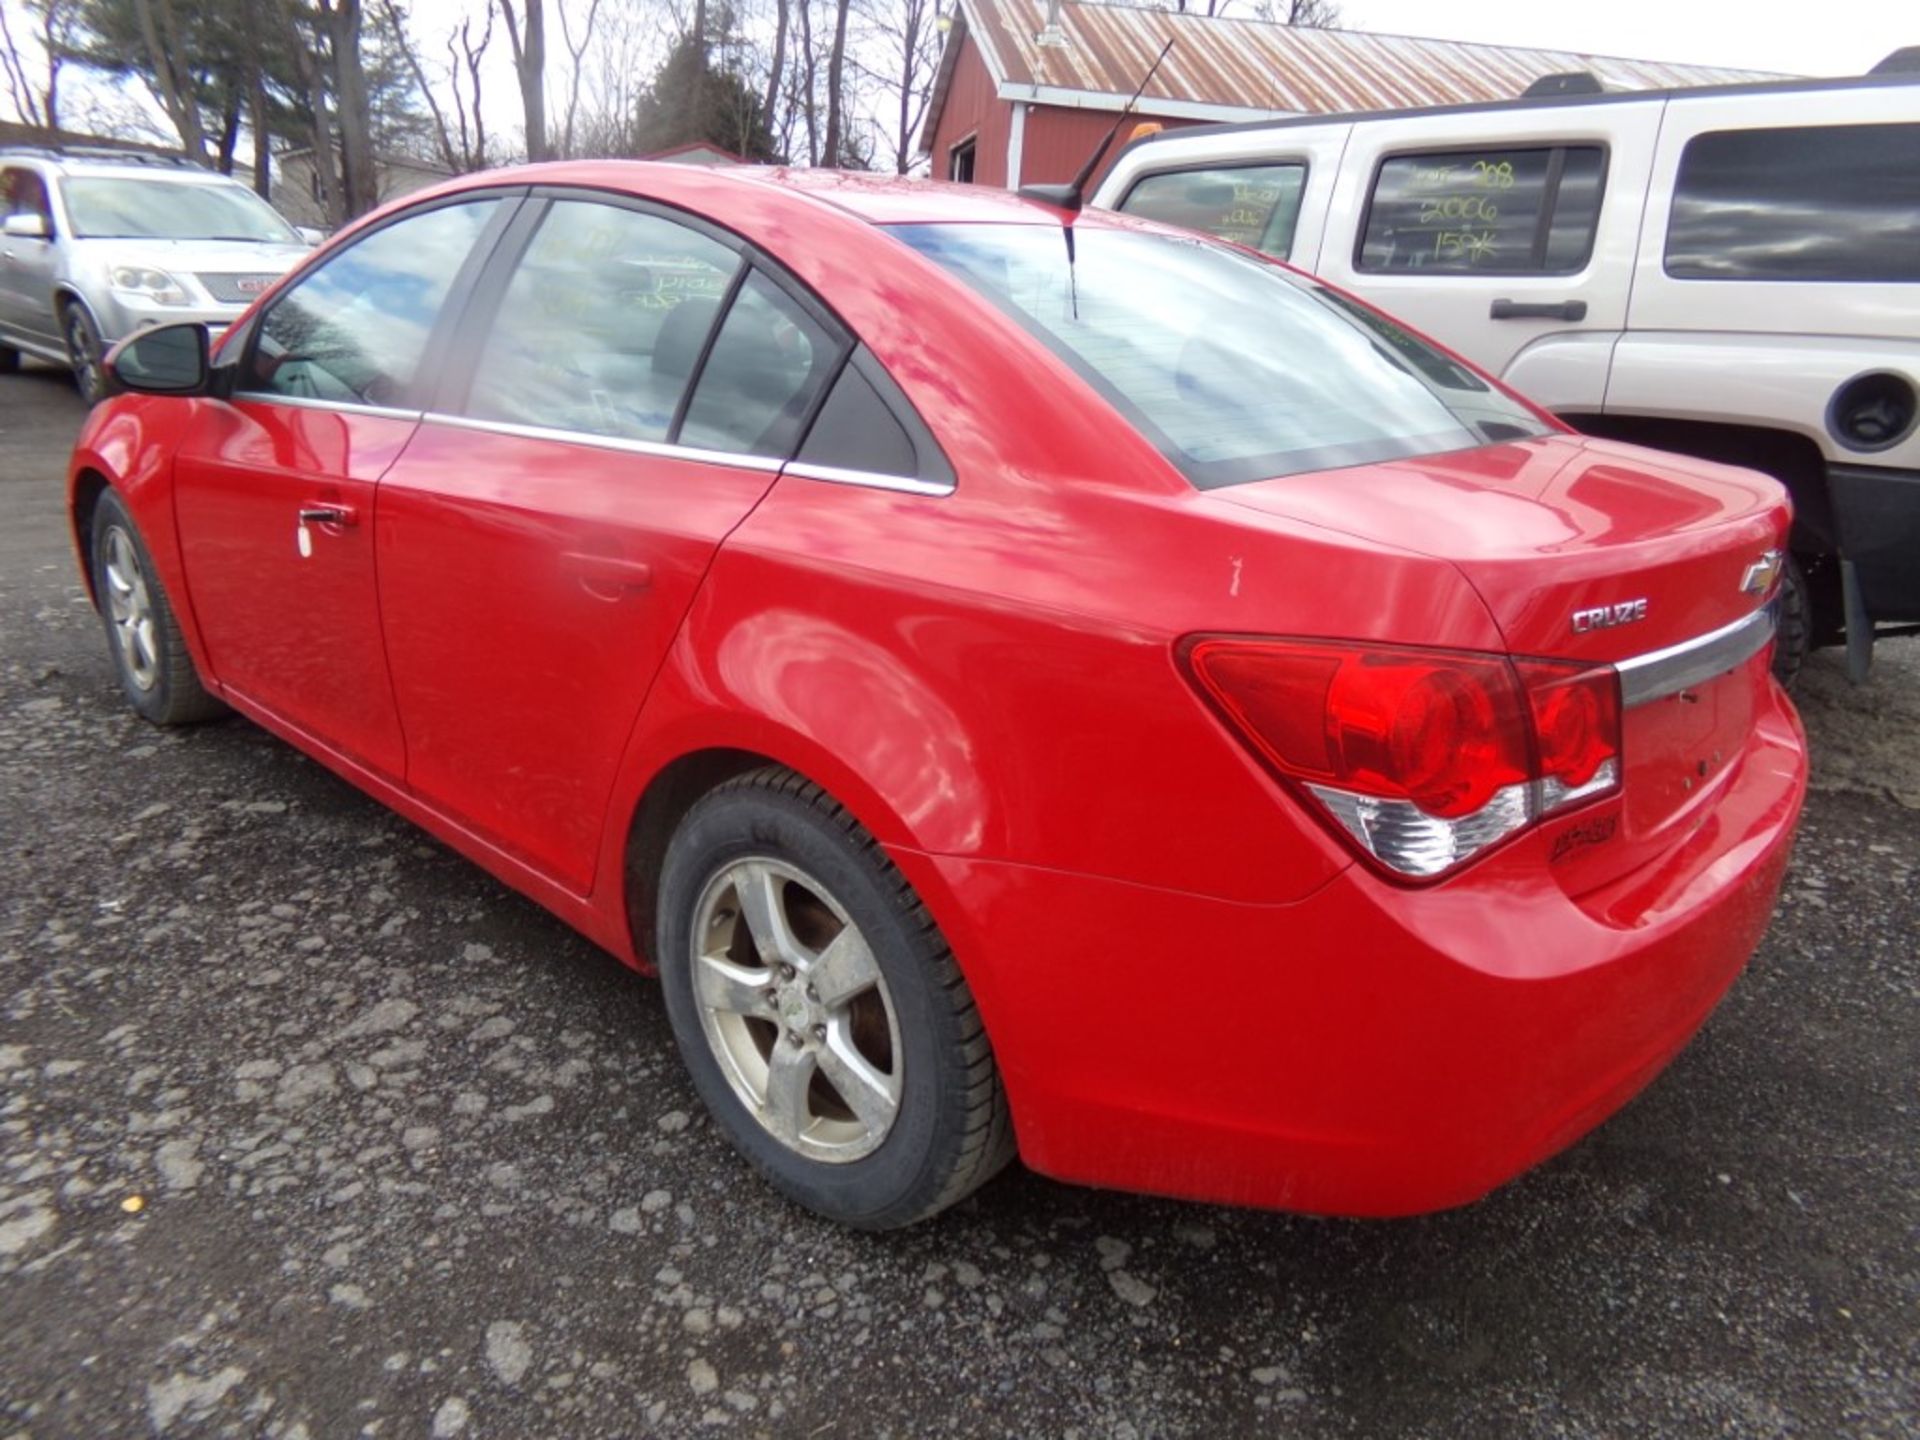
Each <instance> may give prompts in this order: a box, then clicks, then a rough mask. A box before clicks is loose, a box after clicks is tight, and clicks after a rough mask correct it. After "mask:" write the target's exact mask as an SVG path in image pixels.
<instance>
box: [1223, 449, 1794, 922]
mask: <svg viewBox="0 0 1920 1440" xmlns="http://www.w3.org/2000/svg"><path fill="white" fill-rule="evenodd" d="M1213 493H1214V494H1215V495H1216V496H1217V497H1218V498H1220V499H1224V500H1228V501H1230V502H1232V503H1235V504H1239V505H1243V506H1247V507H1250V508H1253V509H1256V510H1260V511H1263V512H1266V513H1269V514H1280V515H1286V516H1288V517H1290V518H1292V519H1294V520H1297V521H1304V522H1307V523H1310V524H1314V525H1317V526H1322V527H1325V528H1327V529H1330V530H1336V531H1340V532H1343V533H1346V534H1351V535H1355V536H1358V537H1361V538H1365V539H1367V540H1370V541H1373V542H1376V543H1385V544H1391V545H1394V546H1397V547H1400V548H1403V549H1407V550H1412V551H1416V552H1419V553H1422V554H1427V555H1431V556H1436V557H1440V558H1444V559H1446V560H1449V561H1451V562H1452V563H1453V564H1454V565H1455V566H1457V567H1458V569H1459V570H1460V572H1461V573H1462V574H1463V575H1465V577H1466V578H1467V580H1468V581H1469V583H1471V584H1472V585H1473V587H1474V589H1475V590H1476V591H1477V592H1478V593H1479V595H1480V597H1481V599H1482V600H1483V601H1484V602H1485V604H1486V606H1487V609H1488V610H1489V612H1490V613H1491V614H1492V617H1493V619H1494V621H1495V623H1496V624H1497V625H1498V627H1499V629H1500V632H1501V634H1502V635H1503V636H1504V637H1505V639H1506V642H1507V647H1508V649H1509V651H1510V652H1511V653H1513V654H1514V655H1517V656H1537V657H1542V658H1551V659H1562V660H1587V661H1592V662H1594V663H1605V664H1610V665H1621V664H1622V662H1626V664H1625V666H1624V668H1623V676H1622V679H1623V696H1624V698H1625V700H1626V702H1627V709H1626V711H1625V714H1624V717H1623V730H1622V745H1621V749H1622V760H1623V773H1622V782H1623V783H1622V789H1621V793H1620V796H1619V798H1618V799H1617V800H1613V801H1607V802H1601V804H1600V805H1599V806H1595V807H1591V808H1589V809H1587V810H1585V811H1583V812H1569V813H1568V815H1567V816H1565V817H1560V818H1558V819H1557V820H1555V821H1550V822H1549V824H1550V828H1551V829H1553V830H1555V831H1561V830H1564V831H1566V832H1567V834H1568V835H1569V836H1570V837H1571V840H1570V843H1568V844H1567V845H1566V846H1564V847H1561V851H1560V853H1559V855H1558V856H1557V858H1556V867H1557V870H1558V873H1559V874H1560V878H1561V880H1562V883H1563V884H1565V885H1567V886H1568V888H1569V889H1570V890H1575V891H1578V890H1581V889H1585V888H1590V887H1592V886H1595V885H1600V884H1604V883H1606V882H1607V881H1608V880H1611V879H1613V878H1616V877H1617V876H1618V875H1620V874H1622V873H1625V872H1626V871H1627V870H1629V869H1631V868H1633V866H1635V865H1637V864H1639V863H1641V862H1643V861H1645V860H1647V859H1650V858H1652V856H1653V855H1655V854H1657V853H1659V852H1660V851H1662V850H1664V849H1665V848H1667V847H1668V846H1669V845H1671V844H1672V843H1674V842H1675V841H1676V840H1677V839H1678V838H1679V837H1680V836H1681V835H1683V834H1686V833H1691V830H1692V829H1693V828H1694V827H1695V826H1696V825H1697V824H1699V823H1701V822H1702V821H1703V820H1704V819H1705V817H1706V816H1707V814H1708V813H1710V810H1711V802H1712V797H1713V796H1714V795H1715V794H1716V793H1717V791H1718V789H1719V788H1720V785H1721V784H1722V783H1724V778H1725V775H1726V773H1727V771H1728V769H1729V767H1730V766H1731V764H1732V762H1733V761H1734V760H1735V759H1736V758H1737V757H1738V756H1739V755H1740V754H1741V753H1742V750H1743V748H1744V746H1745V744H1746V741H1747V737H1748V734H1749V732H1750V730H1751V728H1752V723H1753V714H1754V707H1755V701H1756V698H1757V697H1758V695H1759V694H1760V693H1761V689H1760V687H1763V686H1765V685H1766V684H1767V683H1769V682H1768V680H1767V671H1766V664H1767V662H1766V656H1765V655H1764V654H1755V653H1754V651H1755V645H1754V641H1755V640H1756V639H1757V638H1758V636H1759V634H1760V633H1761V632H1762V631H1763V630H1764V628H1765V623H1766V622H1765V621H1764V620H1762V621H1757V622H1756V621H1753V619H1752V617H1753V616H1754V613H1755V611H1756V610H1757V609H1759V608H1760V607H1761V606H1762V605H1763V604H1764V603H1765V600H1766V597H1767V592H1768V591H1769V590H1770V588H1771V585H1772V581H1773V575H1772V569H1771V568H1770V567H1769V565H1768V557H1770V556H1771V557H1772V558H1773V561H1774V564H1775V566H1777V559H1778V551H1779V547H1780V546H1781V545H1782V544H1783V543H1784V536H1785V534H1786V529H1787V524H1788V519H1789V511H1788V507H1787V500H1786V496H1785V492H1784V491H1783V490H1782V489H1781V487H1780V486H1779V485H1778V484H1777V483H1776V482H1775V481H1773V480H1770V479H1768V478H1767V477H1765V476H1763V475H1759V474H1756V473H1755V472H1752V471H1747V470H1738V469H1734V468H1732V467H1729V466H1723V465H1716V464H1712V463H1709V462H1706V461H1698V460H1692V459H1687V458H1684V457H1680V456H1669V455H1660V454H1655V453H1653V452H1651V451H1646V450H1641V449H1638V448H1637V447H1633V446H1628V445H1622V444H1619V443H1617V442H1613V441H1605V440H1596V439H1590V438H1587V437H1581V436H1570V435H1553V436H1546V437H1542V438H1540V439H1537V440H1527V441H1520V442H1515V443H1511V444H1503V445H1496V446H1489V447H1485V448H1481V449H1476V450H1466V451H1459V452H1455V453H1450V454H1443V455H1433V456H1426V457H1422V458H1419V459H1414V460H1405V461H1396V462H1391V463H1387V464H1380V465H1369V466H1361V467H1355V468H1353V469H1348V470H1336V471H1325V472H1320V473H1316V474H1308V475H1295V476H1289V477H1285V478H1282V479H1276V480H1267V481H1259V482H1255V483H1253V484H1248V485H1238V486H1231V487H1226V488H1223V489H1221V490H1218V491H1215V492H1213ZM1743 622H1746V624H1747V625H1748V626H1750V627H1751V628H1742V623H1743ZM1723 632H1724V636H1723V639H1722V640H1721V642H1720V644H1719V646H1718V648H1717V649H1715V648H1714V647H1712V646H1710V645H1707V644H1705V643H1703V642H1706V641H1708V639H1709V637H1713V636H1715V635H1721V634H1723ZM1702 655H1709V656H1711V658H1708V659H1706V660H1705V661H1704V667H1705V668H1704V670H1703V669H1702V666H1701V665H1693V666H1691V667H1689V666H1688V665H1687V664H1686V659H1687V657H1688V656H1695V657H1699V656H1702ZM1722 662H1724V663H1722ZM1676 679H1677V680H1681V681H1684V682H1685V683H1675V682H1676ZM1649 691H1652V692H1653V693H1648V692H1649ZM1603 807H1604V808H1603ZM1596 822H1601V823H1596ZM1578 826H1584V829H1578V828H1576V827H1578ZM1597 841H1606V842H1609V843H1606V844H1599V843H1595V842H1597Z"/></svg>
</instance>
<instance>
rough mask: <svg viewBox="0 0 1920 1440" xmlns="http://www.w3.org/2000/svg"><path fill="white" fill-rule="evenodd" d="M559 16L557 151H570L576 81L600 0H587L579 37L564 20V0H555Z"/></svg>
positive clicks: (583, 66) (576, 102) (577, 89)
mask: <svg viewBox="0 0 1920 1440" xmlns="http://www.w3.org/2000/svg"><path fill="white" fill-rule="evenodd" d="M554 9H555V10H556V11H557V12H558V14H559V16H560V43H561V44H562V45H564V46H566V47H567V59H568V62H569V63H568V67H567V118H566V120H565V122H564V123H563V124H562V125H561V128H560V153H561V154H562V155H568V156H570V155H572V154H573V153H574V151H573V126H574V120H575V119H576V117H577V116H578V115H579V113H580V82H581V80H582V79H583V78H584V76H585V73H586V54H587V50H588V49H589V47H591V46H592V44H593V26H594V21H596V20H597V19H599V18H600V0H587V13H586V15H585V17H584V18H583V19H582V20H581V22H580V38H579V40H578V41H575V39H574V38H573V31H572V28H571V27H570V26H569V25H568V23H567V6H566V0H555V5H554Z"/></svg>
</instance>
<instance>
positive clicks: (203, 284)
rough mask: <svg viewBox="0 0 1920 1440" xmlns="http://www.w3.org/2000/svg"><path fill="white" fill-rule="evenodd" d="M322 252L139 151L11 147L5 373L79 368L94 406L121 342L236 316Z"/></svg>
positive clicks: (234, 197)
mask: <svg viewBox="0 0 1920 1440" xmlns="http://www.w3.org/2000/svg"><path fill="white" fill-rule="evenodd" d="M311 248H312V247H311V246H310V245H309V244H308V243H307V242H306V240H304V239H303V238H302V237H301V235H300V233H299V232H297V231H296V230H295V229H294V227H293V226H291V225H289V224H288V223H287V222H286V221H285V220H283V219H281V218H280V215H279V213H278V212H276V211H275V210H274V209H273V207H272V206H270V205H268V204H267V203H266V202H265V201H264V200H262V199H260V197H259V196H257V195H255V194H254V193H253V192H252V191H251V190H249V189H247V188H246V187H245V186H244V185H239V184H236V183H235V182H233V181H232V180H229V179H228V178H227V177H226V176H224V175H216V174H214V173H212V172H211V171H208V170H204V169H202V168H201V167H200V166H198V165H196V164H194V163H193V162H191V161H189V160H184V159H182V160H174V159H169V158H167V157H165V156H160V155H153V154H148V153H145V152H140V151H96V150H79V151H72V150H69V151H56V150H26V149H0V372H4V371H9V370H12V369H14V368H15V367H17V366H18V365H19V363H20V357H21V355H22V354H26V355H35V356H38V357H39V358H40V359H42V360H51V361H53V362H54V363H55V364H62V365H71V366H72V367H73V376H74V383H75V384H76V385H78V386H79V389H80V393H81V395H82V396H83V397H84V398H85V399H86V401H87V402H88V403H89V404H92V403H93V402H95V401H97V400H98V399H99V398H100V397H101V395H102V394H103V393H104V376H103V375H102V373H101V369H100V361H101V359H102V357H103V356H104V355H105V354H106V351H107V348H108V347H109V346H111V345H112V344H113V343H114V342H115V341H118V340H122V339H125V338H126V337H127V336H129V335H134V334H138V333H139V332H140V331H142V330H146V329H149V328H151V327H153V326H156V325H167V324H174V323H177V322H179V321H183V320H187V321H199V322H202V323H204V324H206V325H207V326H208V327H209V328H210V329H212V330H215V331H218V330H219V329H220V328H221V327H223V326H225V325H226V324H228V323H229V322H231V321H233V320H235V319H237V318H238V317H239V316H240V314H241V313H242V312H243V311H245V310H246V308H247V306H249V305H251V304H252V303H253V302H254V301H255V300H257V299H259V298H260V296H261V295H263V294H264V293H265V292H266V290H267V287H268V286H270V285H271V284H272V283H273V282H274V281H275V280H278V279H279V278H280V276H281V275H283V274H285V273H286V271H287V268H288V267H289V266H291V265H292V264H293V263H294V262H295V261H297V260H299V259H301V258H302V257H304V256H305V255H306V254H307V252H308V251H309V250H310V249H311Z"/></svg>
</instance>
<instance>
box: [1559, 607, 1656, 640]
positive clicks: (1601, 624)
mask: <svg viewBox="0 0 1920 1440" xmlns="http://www.w3.org/2000/svg"><path fill="white" fill-rule="evenodd" d="M1646 618H1647V602H1646V600H1645V599H1644V598H1643V599H1639V600H1622V601H1621V602H1620V603H1619V604H1618V605H1595V606H1593V607H1592V608H1591V609H1587V610H1576V611H1574V612H1573V633H1574V634H1576V635H1584V634H1586V633H1587V631H1589V630H1610V629H1612V628H1613V627H1614V626H1615V625H1631V624H1632V623H1633V622H1634V621H1636V620H1644V619H1646Z"/></svg>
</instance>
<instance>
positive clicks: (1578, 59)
mask: <svg viewBox="0 0 1920 1440" xmlns="http://www.w3.org/2000/svg"><path fill="white" fill-rule="evenodd" d="M1169 40H1172V41H1173V42H1174V48H1173V50H1172V51H1171V52H1170V53H1169V54H1168V56H1167V58H1166V61H1165V63H1164V64H1163V65H1162V66H1161V67H1160V70H1159V73H1158V74H1156V75H1155V76H1154V77H1153V80H1152V81H1151V82H1150V83H1149V84H1148V86H1147V88H1146V91H1145V93H1144V94H1143V95H1142V96H1141V98H1140V103H1139V104H1138V106H1137V107H1136V118H1135V119H1133V120H1130V121H1128V122H1127V124H1126V125H1125V126H1124V127H1123V131H1122V134H1121V136H1120V139H1121V140H1122V141H1124V140H1125V139H1126V138H1127V136H1128V135H1129V134H1130V133H1131V132H1132V131H1133V130H1134V129H1135V128H1136V127H1137V126H1138V125H1140V124H1143V123H1157V124H1158V125H1160V126H1162V127H1164V128H1167V129H1172V128H1174V127H1176V126H1181V125H1194V124H1204V123H1212V122H1222V121H1236V120H1266V119H1275V118H1279V117H1282V116H1288V115H1317V114H1340V113H1346V112H1351V111H1366V110H1385V109H1404V108H1409V107H1415V106H1423V105H1461V104H1473V103H1477V102H1482V101H1489V100H1511V99H1513V98H1514V97H1515V96H1517V95H1519V94H1520V93H1521V92H1522V91H1524V90H1525V89H1526V88H1527V86H1528V85H1530V84H1532V83H1533V82H1534V81H1535V80H1538V79H1540V78H1541V77H1542V76H1545V75H1554V74H1564V73H1566V72H1569V71H1581V70H1584V71H1587V72H1589V73H1591V74H1592V75H1593V76H1594V77H1595V78H1596V79H1597V80H1598V81H1599V82H1600V83H1601V85H1602V86H1604V87H1605V88H1606V89H1608V90H1664V89H1672V88H1676V87H1682V86H1689V85H1726V84H1736V83H1739V82H1741V81H1747V80H1762V79H1773V78H1778V77H1774V76H1768V75H1762V74H1759V73H1757V72H1754V71H1750V70H1729V69H1723V68H1720V67H1716V66H1708V65H1668V64H1662V63H1660V62H1657V61H1645V60H1623V59H1620V58H1618V57H1615V56H1602V55H1582V54H1578V53H1576V52H1573V51H1568V50H1526V49H1515V48H1513V47H1510V46H1504V45H1470V44H1465V43H1462V42H1459V41H1452V40H1423V39H1417V38H1414V37H1412V36H1405V35H1371V34H1366V33H1363V32H1360V31H1353V30H1319V29H1304V28H1295V27H1292V26H1288V25H1277V24H1273V23H1270V22H1267V21H1261V20H1238V19H1227V18H1222V17H1217V16H1207V15H1201V14H1197V13H1192V12H1180V11H1172V10H1157V9H1151V8H1147V7H1145V6H1140V5H1124V4H1098V3H1091V0H959V4H958V8H957V10H956V12H955V13H954V15H953V17H952V25H951V28H950V29H949V30H948V32H947V42H946V47H945V50H944V51H943V53H942V54H941V57H940V69H939V71H938V73H937V75H936V76H935V79H934V89H933V100H932V103H931V105H930V106H929V108H928V112H927V120H926V124H925V125H924V126H923V127H922V130H921V138H920V151H921V153H922V154H923V155H925V156H927V157H928V159H929V162H930V168H931V170H932V172H933V174H934V176H935V177H936V178H938V179H946V180H971V181H972V182H974V183H975V184H979V185H997V186H1006V187H1010V188H1011V187H1016V186H1019V185H1023V184H1034V183H1046V182H1050V181H1061V180H1069V179H1071V178H1073V175H1074V173H1075V172H1076V171H1077V170H1078V169H1079V168H1080V166H1081V165H1082V164H1084V163H1085V161H1086V159H1087V157H1088V156H1089V155H1091V154H1092V153H1093V151H1094V148H1095V147H1096V146H1097V145H1099V143H1100V141H1101V139H1102V137H1104V136H1105V135H1106V133H1107V132H1108V131H1109V130H1110V129H1112V128H1113V123H1114V120H1115V119H1116V117H1117V116H1118V114H1119V112H1120V110H1121V109H1122V107H1124V106H1125V104H1126V101H1127V97H1128V96H1129V95H1131V94H1132V93H1133V91H1134V89H1135V87H1136V86H1138V85H1139V83H1140V79H1141V77H1142V76H1144V75H1145V74H1146V73H1147V70H1148V68H1149V67H1150V66H1151V65H1152V64H1153V60H1154V57H1155V56H1156V55H1158V54H1159V53H1160V50H1161V47H1162V46H1164V45H1165V44H1166V43H1167V41H1169ZM1114 149H1115V152H1117V151H1118V149H1119V146H1118V145H1116V146H1115V147H1114ZM1111 160H1112V155H1111V154H1110V155H1109V156H1108V161H1109V163H1110V162H1111ZM1094 178H1095V180H1096V181H1097V180H1098V178H1099V176H1098V174H1096V175H1095V177H1094Z"/></svg>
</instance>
